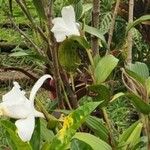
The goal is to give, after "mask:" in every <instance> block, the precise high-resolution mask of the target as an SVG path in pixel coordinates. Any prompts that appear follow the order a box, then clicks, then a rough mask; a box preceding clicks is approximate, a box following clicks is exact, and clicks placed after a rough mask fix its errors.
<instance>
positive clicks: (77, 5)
mask: <svg viewBox="0 0 150 150" xmlns="http://www.w3.org/2000/svg"><path fill="white" fill-rule="evenodd" d="M82 5H83V4H82V0H80V1H79V2H78V3H75V4H74V11H75V14H76V20H79V19H80V18H81V16H82V11H83V6H82Z"/></svg>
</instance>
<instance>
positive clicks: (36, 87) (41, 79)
mask: <svg viewBox="0 0 150 150" xmlns="http://www.w3.org/2000/svg"><path fill="white" fill-rule="evenodd" d="M48 78H50V79H53V77H52V76H51V75H49V74H45V75H43V76H42V77H40V78H39V79H38V80H37V81H36V83H35V84H34V86H33V88H32V90H31V93H30V97H29V100H30V101H31V102H32V105H34V98H35V96H36V93H37V91H38V90H39V88H40V87H41V86H42V84H43V83H44V81H45V80H46V79H48Z"/></svg>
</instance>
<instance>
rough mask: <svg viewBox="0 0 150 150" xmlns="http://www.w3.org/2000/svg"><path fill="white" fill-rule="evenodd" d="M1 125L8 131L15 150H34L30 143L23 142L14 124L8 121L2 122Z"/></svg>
mask: <svg viewBox="0 0 150 150" xmlns="http://www.w3.org/2000/svg"><path fill="white" fill-rule="evenodd" d="M0 123H1V125H2V126H3V127H4V128H5V130H6V131H7V133H8V135H9V138H10V139H11V141H12V143H13V145H14V146H15V149H13V150H20V148H21V150H32V147H31V145H30V144H29V143H26V142H23V141H22V140H21V139H20V138H19V136H18V135H17V133H16V132H15V131H16V127H15V125H14V124H13V123H11V122H10V121H8V120H1V121H0Z"/></svg>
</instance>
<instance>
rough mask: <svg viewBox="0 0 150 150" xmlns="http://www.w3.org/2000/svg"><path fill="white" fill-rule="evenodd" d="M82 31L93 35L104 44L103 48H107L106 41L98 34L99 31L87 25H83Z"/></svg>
mask: <svg viewBox="0 0 150 150" xmlns="http://www.w3.org/2000/svg"><path fill="white" fill-rule="evenodd" d="M84 31H85V32H87V33H89V34H91V35H94V36H96V37H98V38H99V39H100V40H101V42H102V43H103V44H104V46H105V47H107V46H106V45H107V44H106V40H105V37H104V35H103V34H102V33H101V32H100V30H99V29H96V28H94V27H91V26H88V25H84Z"/></svg>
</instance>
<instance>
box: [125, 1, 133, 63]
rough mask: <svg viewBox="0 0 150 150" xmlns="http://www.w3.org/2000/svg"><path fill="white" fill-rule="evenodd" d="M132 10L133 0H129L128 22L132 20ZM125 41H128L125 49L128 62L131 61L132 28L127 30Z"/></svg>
mask: <svg viewBox="0 0 150 150" xmlns="http://www.w3.org/2000/svg"><path fill="white" fill-rule="evenodd" d="M133 11H134V0H129V17H128V23H131V22H133ZM127 41H128V51H127V59H126V63H127V64H129V63H131V62H132V45H133V38H132V30H130V31H129V32H128V37H127Z"/></svg>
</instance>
